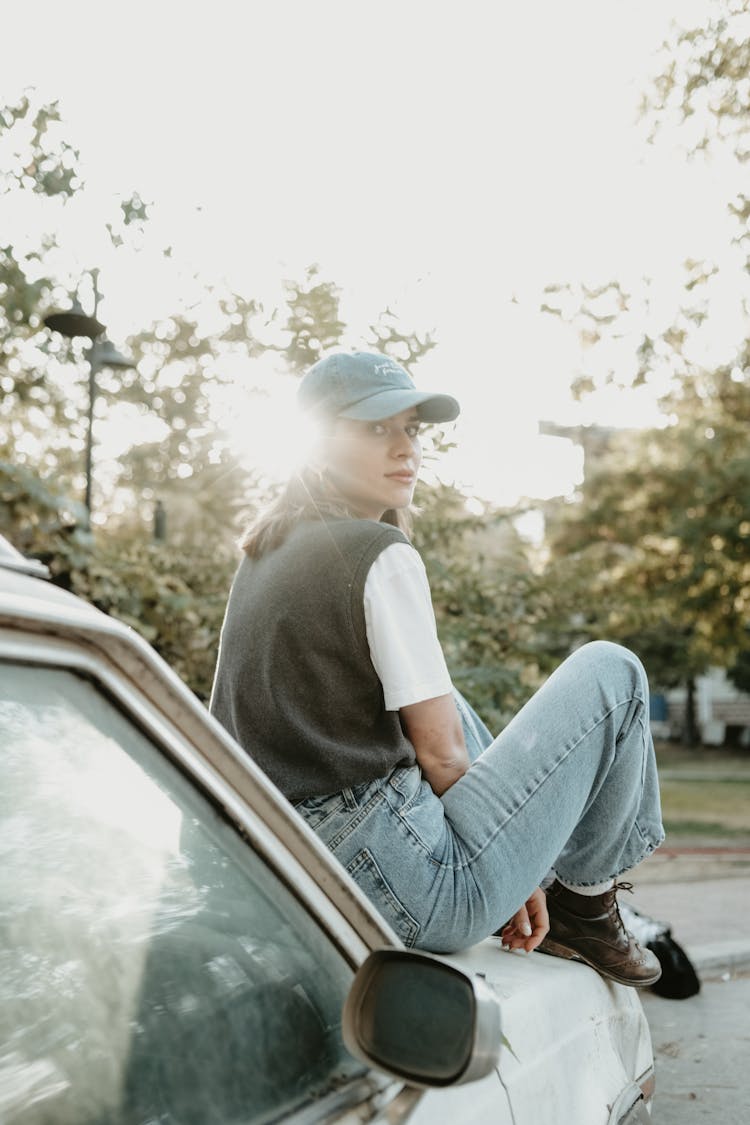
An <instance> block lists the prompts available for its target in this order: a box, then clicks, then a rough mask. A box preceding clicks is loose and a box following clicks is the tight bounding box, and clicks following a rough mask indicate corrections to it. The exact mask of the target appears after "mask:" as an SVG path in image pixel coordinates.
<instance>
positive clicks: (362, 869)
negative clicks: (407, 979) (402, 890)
mask: <svg viewBox="0 0 750 1125" xmlns="http://www.w3.org/2000/svg"><path fill="white" fill-rule="evenodd" d="M346 870H347V871H348V872H349V874H350V875H351V877H352V879H353V880H354V882H355V883H356V884H357V886H358V887H359V888H360V890H362V891H364V893H365V894H366V895H367V897H368V898H369V900H370V902H371V903H372V904H373V906H374V907H375V908H376V909H377V910H378V911H379V912H380V913H381V914H382V915H383V917H384V918H385V920H386V922H387V923H388V924H389V926H390V927H391V929H392V930H394V931H395V932H396V933H397V934H398V936H399V937H400V938H401V941H402V942H403V943H404V945H406V946H412V945H414V942H415V941H416V939H417V934H418V933H419V923H418V922H417V920H416V918H413V917H412V915H411V914H410V913H409V911H408V910H407V909H406V907H405V906H404V905H403V903H402V902H401V901H400V899H399V898H398V897H397V895H396V894H395V893H394V891H393V889H392V887H391V886H390V885H389V883H388V881H387V880H386V878H385V876H384V875H383V872H382V871H381V870H380V868H379V867H378V864H377V862H376V860H375V857H374V856H373V854H372V852H371V851H370V850H369V849H368V848H363V849H362V851H361V852H358V853H357V855H355V857H354V859H353V860H352V861H351V862H350V863H349V864H347V868H346Z"/></svg>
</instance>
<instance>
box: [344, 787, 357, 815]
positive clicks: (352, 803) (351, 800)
mask: <svg viewBox="0 0 750 1125" xmlns="http://www.w3.org/2000/svg"><path fill="white" fill-rule="evenodd" d="M341 796H342V797H343V798H344V804H345V805H346V807H347V808H348V809H349V812H356V810H357V809H358V808H359V805H358V804H357V801H356V798H355V796H354V794H353V793H352V791H351V789H342V790H341Z"/></svg>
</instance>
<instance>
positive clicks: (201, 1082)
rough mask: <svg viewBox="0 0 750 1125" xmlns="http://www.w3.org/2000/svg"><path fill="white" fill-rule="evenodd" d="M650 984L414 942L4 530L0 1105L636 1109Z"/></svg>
mask: <svg viewBox="0 0 750 1125" xmlns="http://www.w3.org/2000/svg"><path fill="white" fill-rule="evenodd" d="M652 1091H653V1059H652V1053H651V1043H650V1038H649V1032H648V1026H647V1024H646V1021H645V1018H644V1015H643V1010H642V1007H641V1003H640V1000H639V998H638V994H637V992H636V991H635V990H633V989H631V988H626V987H623V986H620V985H616V984H611V983H608V982H606V981H605V980H603V979H602V978H601V977H600V976H598V974H597V973H595V972H593V971H592V970H591V969H589V968H587V967H585V966H584V965H582V964H574V963H572V962H567V961H562V960H558V959H556V958H552V957H548V956H544V955H542V954H538V953H534V954H531V955H530V956H527V955H523V954H512V953H508V952H504V951H502V949H501V948H500V942H499V940H498V939H492V938H490V939H488V940H487V941H485V942H483V943H481V944H480V945H478V946H476V947H475V948H473V949H470V950H466V951H464V952H462V953H460V954H458V955H456V956H452V957H432V956H429V955H427V954H424V953H419V952H415V951H408V950H405V949H404V948H403V947H402V946H401V945H400V943H399V940H398V938H397V937H396V936H395V934H394V933H393V932H392V931H391V930H390V929H389V928H388V926H387V925H386V923H385V922H384V921H383V919H382V918H381V917H380V915H379V914H378V913H377V912H376V911H375V910H374V908H373V907H372V906H371V905H370V904H369V902H368V901H367V899H366V898H365V897H364V896H363V895H362V894H361V893H360V891H359V890H358V889H357V887H356V886H355V885H354V883H352V882H351V881H350V879H349V877H348V876H347V874H346V872H345V871H344V870H343V868H341V867H340V866H339V865H338V864H337V863H336V861H335V860H334V859H333V858H332V856H331V855H330V854H329V853H328V852H327V850H326V849H325V848H324V847H323V846H322V845H321V843H320V842H319V840H318V839H317V838H316V836H315V835H314V834H313V833H312V832H311V831H310V830H309V829H308V828H307V826H306V825H305V824H304V822H303V821H302V819H301V818H300V817H299V816H298V815H297V814H296V813H295V812H294V810H293V809H292V807H291V806H290V805H289V804H288V803H287V801H286V800H285V799H284V798H283V797H282V796H281V795H280V794H279V792H278V791H277V790H276V789H275V788H274V786H273V785H272V784H271V783H270V782H269V781H268V780H267V778H266V777H265V776H264V775H263V774H262V773H261V772H260V770H258V769H257V768H256V767H255V766H254V764H253V763H252V762H251V761H250V760H248V757H247V755H246V754H244V753H243V752H242V751H241V750H240V748H239V747H238V746H237V745H236V744H235V743H234V742H233V740H232V739H231V738H230V737H229V736H228V735H227V734H226V732H225V731H224V730H223V728H222V727H221V726H220V725H219V724H218V723H216V722H215V721H214V720H213V719H212V718H211V716H210V715H209V714H208V713H207V711H206V709H205V708H204V707H203V706H202V705H201V704H200V702H199V701H197V700H196V698H195V697H194V696H193V695H192V693H191V692H190V691H189V690H188V689H187V688H186V687H185V685H184V684H183V683H182V682H181V681H180V680H179V679H178V678H177V677H176V676H175V675H174V673H173V672H171V671H170V669H169V668H168V667H167V666H166V665H165V664H164V662H163V661H162V660H161V659H160V658H159V657H158V656H157V655H156V654H155V653H154V652H153V650H152V649H151V648H150V647H149V646H148V645H147V644H146V643H145V641H143V640H142V639H141V638H140V637H138V636H137V635H136V634H135V633H134V632H133V631H132V630H130V629H128V628H126V627H125V626H124V625H122V624H120V623H118V622H117V621H115V620H113V619H112V618H109V617H106V616H105V615H104V614H102V613H100V612H99V611H98V610H95V609H93V608H92V607H91V606H89V605H87V604H86V603H84V602H82V601H81V600H80V599H78V598H76V597H74V596H73V595H71V594H69V593H67V592H65V591H63V590H61V589H59V588H58V587H56V586H54V585H53V584H51V583H50V582H49V581H47V580H46V578H45V571H44V568H43V567H42V566H41V565H40V564H38V563H34V562H31V561H29V560H25V559H23V558H22V557H21V556H20V555H19V554H18V553H17V552H16V551H14V550H13V548H12V547H10V545H9V544H7V542H5V541H4V540H2V539H1V538H0V1121H2V1122H4V1123H5V1125H47V1123H49V1125H52V1123H54V1125H157V1123H158V1125H193V1123H195V1125H219V1123H221V1125H228V1123H230V1122H231V1123H237V1125H240V1123H242V1125H251V1123H252V1125H261V1123H267V1122H276V1121H283V1122H294V1123H312V1122H336V1123H339V1125H354V1123H355V1122H358V1123H363V1122H370V1121H373V1122H376V1121H382V1122H388V1123H390V1125H398V1123H399V1122H405V1121H409V1122H410V1125H441V1123H450V1125H485V1123H486V1125H489V1123H490V1122H491V1123H492V1125H617V1123H620V1125H625V1123H628V1125H634V1123H637V1122H647V1121H649V1119H650V1102H651V1095H652Z"/></svg>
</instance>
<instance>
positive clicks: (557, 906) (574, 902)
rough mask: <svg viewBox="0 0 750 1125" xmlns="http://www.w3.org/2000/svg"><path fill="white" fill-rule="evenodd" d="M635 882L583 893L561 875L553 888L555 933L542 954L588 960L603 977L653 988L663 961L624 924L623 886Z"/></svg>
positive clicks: (550, 902) (551, 915)
mask: <svg viewBox="0 0 750 1125" xmlns="http://www.w3.org/2000/svg"><path fill="white" fill-rule="evenodd" d="M620 889H622V890H628V891H630V890H632V889H633V886H632V883H615V885H614V886H613V887H612V889H611V890H609V891H605V892H604V894H601V895H581V894H577V893H576V892H575V891H571V890H568V888H567V887H564V886H563V885H562V883H558V881H557V880H555V882H554V883H553V884H552V886H550V887H548V888H547V910H548V911H549V933H548V934H547V936H546V937H545V938H544V940H543V941H542V942H541V943H540V945H539V947H538V948H539V951H540V953H551V954H552V955H553V956H555V957H566V958H568V959H569V960H573V961H584V962H585V963H586V964H587V965H590V966H591V967H592V969H596V971H597V972H598V973H601V974H602V976H603V977H609V979H610V980H614V981H617V983H618V984H629V985H632V986H633V988H647V987H648V985H651V984H654V982H655V981H657V980H658V979H659V977H660V976H661V965H660V964H659V961H658V959H657V957H656V956H655V954H653V953H652V952H651V950H650V949H642V948H641V946H640V945H639V944H638V942H637V941H636V940H635V938H634V937H633V936H632V934H629V933H628V931H627V930H626V929H625V926H624V925H623V922H622V918H621V917H620V911H619V910H618V908H617V891H618V890H620Z"/></svg>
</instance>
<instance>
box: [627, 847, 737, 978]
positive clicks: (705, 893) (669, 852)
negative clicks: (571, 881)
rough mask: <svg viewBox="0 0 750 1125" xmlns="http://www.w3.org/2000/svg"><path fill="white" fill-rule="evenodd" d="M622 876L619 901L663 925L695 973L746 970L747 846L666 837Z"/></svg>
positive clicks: (706, 975) (711, 974) (704, 975)
mask: <svg viewBox="0 0 750 1125" xmlns="http://www.w3.org/2000/svg"><path fill="white" fill-rule="evenodd" d="M623 878H626V879H627V880H628V881H629V882H632V884H633V894H632V896H631V895H628V894H623V893H622V892H621V894H620V896H619V897H620V900H621V901H622V902H625V903H627V904H628V905H630V906H633V907H634V908H635V909H636V910H638V911H640V912H641V913H643V914H648V915H650V916H651V917H652V918H655V919H657V920H658V921H660V922H666V923H668V924H669V926H670V929H671V931H672V937H673V938H674V939H675V941H677V942H678V943H679V944H680V945H681V946H682V947H683V949H684V950H685V952H686V953H687V955H688V957H689V958H690V960H691V961H692V962H693V965H694V966H695V968H696V970H697V972H698V975H699V976H700V977H702V978H709V977H721V976H722V974H727V973H729V974H731V975H732V976H734V975H735V974H737V973H742V972H747V971H750V845H748V844H745V843H744V841H743V843H738V842H736V841H732V840H731V839H728V840H726V841H721V840H713V839H712V841H711V844H710V845H708V844H706V845H701V844H696V842H695V838H693V839H692V840H685V841H680V840H679V839H671V838H670V839H669V840H668V842H667V843H665V844H663V845H662V847H661V848H659V849H658V850H657V851H656V852H654V853H653V855H651V856H649V858H648V859H646V860H644V862H643V863H641V864H640V865H639V866H638V867H636V868H634V870H633V871H631V872H630V873H629V874H628V875H627V876H624V877H623Z"/></svg>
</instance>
